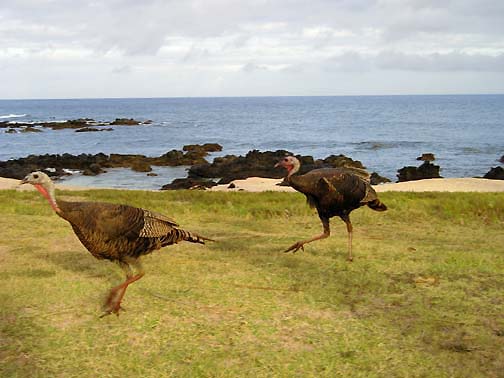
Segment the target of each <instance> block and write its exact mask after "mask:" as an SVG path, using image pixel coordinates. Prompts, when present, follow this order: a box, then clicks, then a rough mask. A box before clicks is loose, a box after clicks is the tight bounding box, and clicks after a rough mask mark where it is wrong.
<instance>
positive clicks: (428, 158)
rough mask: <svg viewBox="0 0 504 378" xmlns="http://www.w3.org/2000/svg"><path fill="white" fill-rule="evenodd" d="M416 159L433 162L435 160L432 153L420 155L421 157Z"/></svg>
mask: <svg viewBox="0 0 504 378" xmlns="http://www.w3.org/2000/svg"><path fill="white" fill-rule="evenodd" d="M416 159H417V160H421V161H434V160H436V158H435V157H434V154H433V153H426V154H422V156H419V157H417V158H416Z"/></svg>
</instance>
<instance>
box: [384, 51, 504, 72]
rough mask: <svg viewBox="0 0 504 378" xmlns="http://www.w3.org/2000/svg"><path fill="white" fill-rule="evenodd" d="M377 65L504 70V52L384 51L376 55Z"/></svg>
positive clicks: (405, 67) (438, 68) (434, 69)
mask: <svg viewBox="0 0 504 378" xmlns="http://www.w3.org/2000/svg"><path fill="white" fill-rule="evenodd" d="M376 66H377V67H378V68H381V69H385V70H403V71H430V72H453V71H472V72H478V71H487V72H504V54H500V55H497V56H488V55H481V54H476V55H470V54H465V53H458V52H450V53H447V54H440V53H434V54H427V55H422V54H404V53H397V52H383V53H381V54H379V55H378V56H377V57H376Z"/></svg>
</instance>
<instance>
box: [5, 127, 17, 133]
mask: <svg viewBox="0 0 504 378" xmlns="http://www.w3.org/2000/svg"><path fill="white" fill-rule="evenodd" d="M5 132H6V133H7V134H16V133H17V130H16V129H13V128H10V129H7V130H5Z"/></svg>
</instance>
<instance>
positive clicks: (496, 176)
mask: <svg viewBox="0 0 504 378" xmlns="http://www.w3.org/2000/svg"><path fill="white" fill-rule="evenodd" d="M483 178H486V179H492V180H504V169H503V168H502V167H494V168H491V169H490V170H489V171H488V172H487V173H486V174H485V176H483Z"/></svg>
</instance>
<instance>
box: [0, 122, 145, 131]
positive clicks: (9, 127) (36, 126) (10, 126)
mask: <svg viewBox="0 0 504 378" xmlns="http://www.w3.org/2000/svg"><path fill="white" fill-rule="evenodd" d="M151 123H152V120H145V121H138V120H136V119H133V118H116V119H115V120H113V121H110V122H104V121H95V120H94V119H91V118H78V119H70V120H66V121H61V122H16V121H2V122H0V129H6V130H5V132H6V133H18V132H21V133H28V132H42V131H43V129H44V128H49V129H52V130H63V129H75V131H76V132H92V131H113V130H114V129H113V128H111V127H107V128H103V127H101V126H138V125H150V124H151ZM97 126H100V127H101V128H97Z"/></svg>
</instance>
